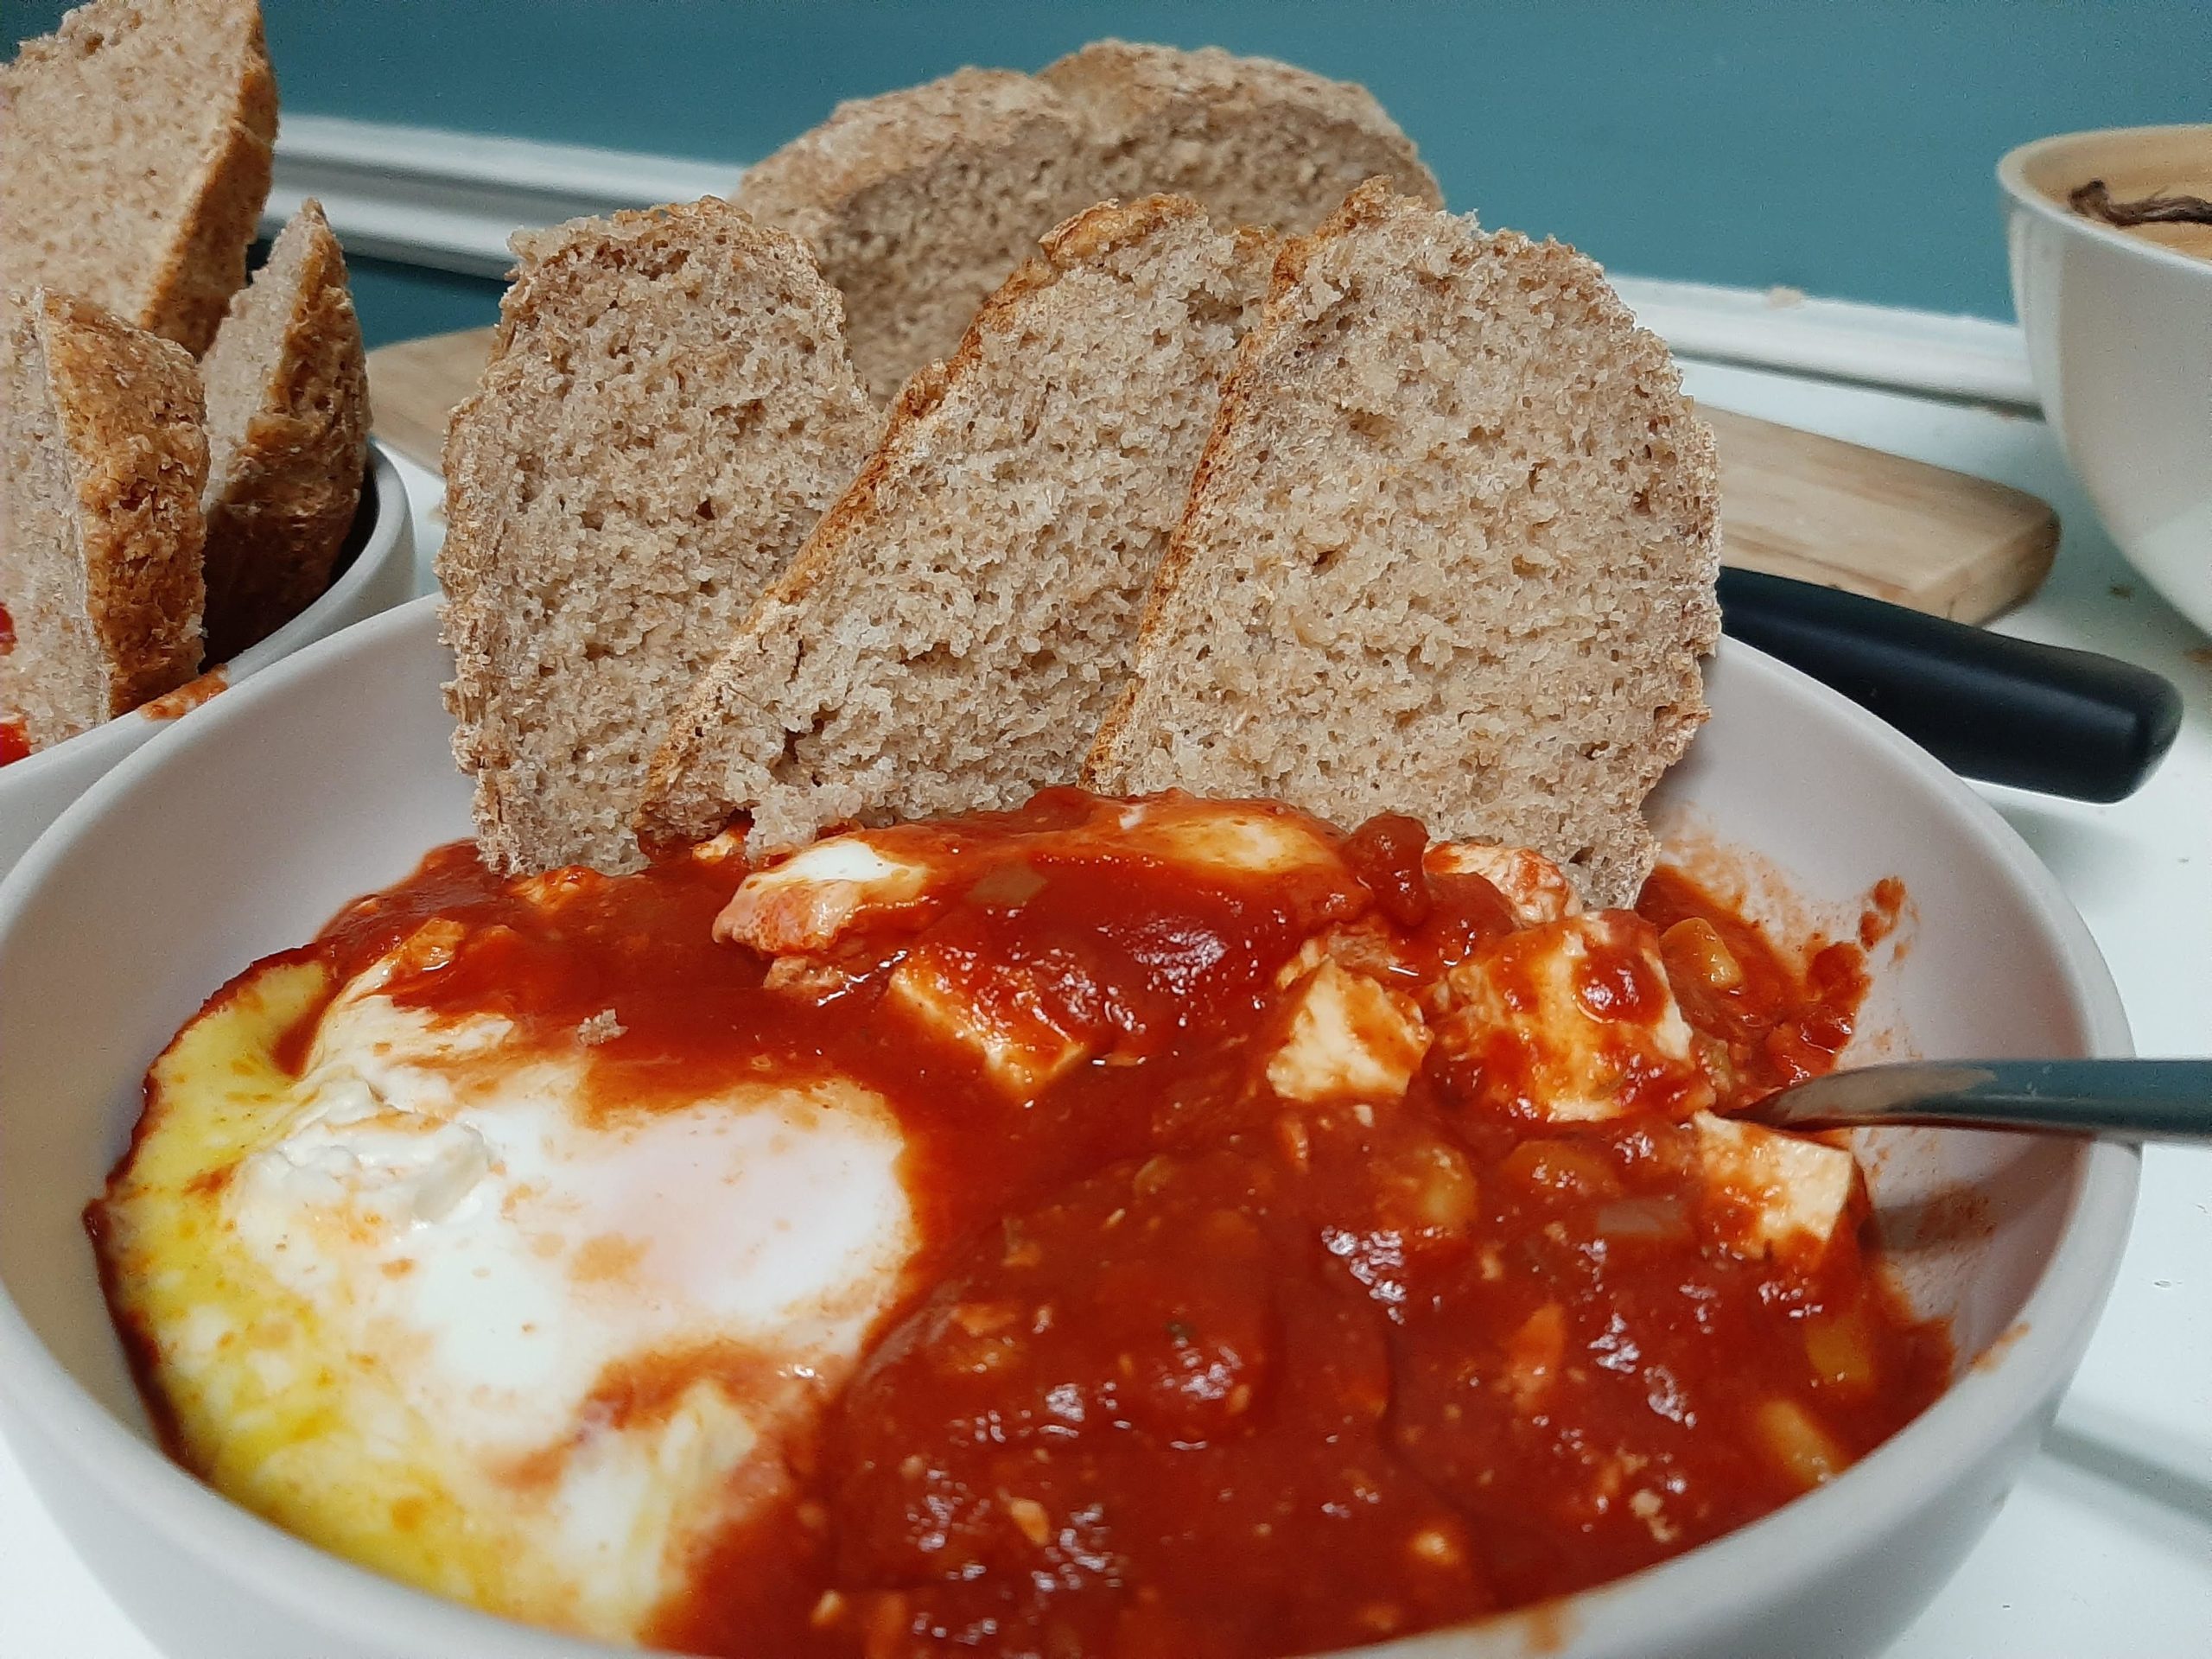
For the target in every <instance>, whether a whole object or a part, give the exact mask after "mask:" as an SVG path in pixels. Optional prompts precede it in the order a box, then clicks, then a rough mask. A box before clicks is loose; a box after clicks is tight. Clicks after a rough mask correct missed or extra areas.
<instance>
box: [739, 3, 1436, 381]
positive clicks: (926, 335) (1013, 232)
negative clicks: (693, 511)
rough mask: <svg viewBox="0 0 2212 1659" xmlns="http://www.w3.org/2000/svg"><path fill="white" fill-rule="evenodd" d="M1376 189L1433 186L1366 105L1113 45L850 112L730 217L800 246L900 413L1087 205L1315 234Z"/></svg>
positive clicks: (864, 369) (753, 189)
mask: <svg viewBox="0 0 2212 1659" xmlns="http://www.w3.org/2000/svg"><path fill="white" fill-rule="evenodd" d="M1377 174H1384V175H1393V176H1395V178H1396V180H1397V181H1398V184H1399V187H1400V188H1402V189H1405V190H1407V191H1409V192H1411V193H1413V194H1416V195H1419V196H1421V198H1422V199H1423V200H1430V201H1434V200H1440V197H1439V196H1438V194H1437V192H1436V184H1435V181H1434V180H1433V179H1432V178H1430V176H1429V175H1428V170H1427V168H1424V167H1422V165H1421V160H1420V158H1419V156H1416V155H1415V154H1414V147H1413V144H1412V143H1411V142H1410V141H1408V139H1407V137H1405V135H1404V134H1403V133H1402V132H1400V131H1399V130H1398V129H1397V128H1396V126H1395V125H1394V124H1392V123H1391V120H1390V118H1389V116H1388V115H1386V114H1384V113H1383V108H1382V106H1381V105H1378V104H1376V101H1375V100H1374V99H1372V98H1370V97H1369V96H1368V94H1367V93H1366V92H1364V91H1363V90H1362V89H1361V88H1359V87H1357V86H1351V85H1350V84H1348V83H1346V82H1343V81H1333V80H1327V79H1323V78H1322V77H1321V76H1319V75H1315V74H1310V73H1307V72H1306V71H1305V70H1303V69H1294V68H1293V67H1290V66H1289V65H1287V64H1281V63H1274V62H1271V61H1268V60H1265V59H1259V58H1236V57H1231V56H1230V54H1227V53H1225V52H1224V51H1222V50H1220V49H1219V48H1213V47H1209V48H1205V50H1203V51H1198V52H1184V51H1179V50H1177V49H1175V48H1172V47H1161V46H1132V45H1128V44H1125V43H1123V42H1122V41H1101V42H1099V43H1097V44H1096V45H1093V46H1089V47H1085V48H1084V49H1083V50H1082V51H1080V52H1077V53H1076V54H1074V55H1073V56H1071V57H1067V58H1064V59H1062V60H1060V61H1059V62H1058V63H1055V64H1053V65H1052V67H1049V68H1047V69H1046V70H1045V72H1044V73H1042V74H1040V75H1038V76H1035V77H1031V76H1028V75H1022V74H1015V73H1009V72H1007V71H1003V70H982V69H963V70H961V71H959V72H958V73H956V74H953V75H950V76H947V77H946V78H944V79H942V80H935V81H931V82H930V83H928V84H927V85H925V86H915V87H910V88H908V89H906V90H905V91H903V92H888V93H886V94H884V95H883V96H881V97H880V98H872V99H863V100H861V101H859V102H855V103H849V104H842V105H839V106H838V107H837V109H836V112H835V113H833V114H832V115H831V116H830V118H829V120H828V121H826V122H825V123H823V124H822V125H821V126H819V127H817V128H815V129H814V130H812V131H810V132H808V133H805V134H803V135H802V136H800V137H798V138H796V139H794V140H793V141H792V142H791V143H788V144H786V145H785V146H784V147H783V149H779V150H778V151H777V152H776V153H775V154H774V155H772V156H768V157H767V158H766V160H764V161H762V162H759V163H757V164H756V165H754V166H753V167H751V168H747V170H746V173H745V175H744V177H743V178H742V179H741V181H739V185H738V189H737V193H736V195H735V197H734V200H736V201H737V202H738V203H739V205H740V206H741V207H745V208H746V209H747V210H748V211H749V212H751V213H753V214H754V215H755V216H756V217H758V218H760V219H763V220H765V221H766V222H767V223H770V224H774V225H780V226H784V227H785V229H787V230H790V231H791V232H794V233H795V234H797V235H798V236H800V237H802V238H804V239H805V240H806V242H807V243H808V245H810V246H811V247H812V248H813V249H814V251H815V254H816V257H817V258H818V259H819V260H820V262H821V264H822V273H823V276H825V277H828V278H829V280H830V281H831V282H832V283H836V286H837V288H838V289H839V290H840V291H841V292H842V294H843V295H844V296H845V314H846V319H847V331H848V334H849V337H850V338H851V340H852V343H853V358H854V360H855V362H856V363H858V364H859V365H860V367H861V373H862V374H863V375H864V376H865V377H866V378H867V379H868V385H869V387H870V389H871V390H872V391H873V392H874V395H875V396H876V397H878V398H880V399H888V398H889V397H893V395H894V394H895V393H896V392H897V391H899V387H900V386H902V385H905V384H906V378H907V377H908V376H909V375H911V374H912V373H913V372H915V371H916V370H918V369H919V368H920V367H921V366H922V365H925V364H926V363H931V362H935V361H938V360H940V359H944V358H945V357H947V356H948V355H950V353H951V352H952V350H953V348H954V347H955V346H957V344H958V343H959V340H960V338H961V334H962V332H963V330H964V329H965V328H966V327H967V326H968V321H969V318H970V317H972V316H973V315H975V313H976V307H977V306H979V305H980V304H981V303H982V301H983V300H984V298H985V297H986V296H988V295H989V294H990V292H991V291H992V290H993V289H995V288H996V287H997V286H998V284H999V283H1000V282H1001V281H1002V280H1003V279H1004V278H1005V277H1006V276H1007V273H1008V272H1009V271H1011V270H1013V269H1014V266H1015V265H1017V264H1020V262H1021V261H1022V260H1023V259H1025V258H1026V257H1028V255H1029V254H1030V252H1031V251H1032V250H1033V248H1034V247H1035V245H1036V243H1037V240H1038V238H1039V237H1041V236H1043V235H1044V233H1045V232H1046V231H1047V230H1048V229H1050V228H1051V227H1052V226H1055V225H1058V224H1059V223H1060V222H1061V221H1062V220H1063V219H1066V218H1067V217H1068V216H1070V215H1071V214H1073V213H1077V212H1079V211H1080V210H1081V209H1083V208H1084V207H1089V206H1090V204H1092V203H1093V202H1096V201H1101V200H1106V199H1108V198H1109V197H1120V198H1122V199H1124V200H1130V199H1134V198H1135V197H1137V196H1140V195H1143V194H1148V193H1153V192H1173V193H1175V194H1182V195H1186V196H1190V197H1192V198H1193V199H1195V200H1197V201H1198V202H1199V203H1200V204H1201V205H1202V206H1204V207H1206V208H1207V209H1208V210H1209V211H1210V212H1211V213H1213V215H1214V216H1215V217H1216V218H1217V219H1220V220H1221V221H1223V222H1224V223H1226V224H1233V225H1260V226H1271V227H1274V228H1276V229H1283V230H1300V231H1303V230H1310V229H1311V228H1312V227H1313V226H1314V225H1316V224H1318V223H1319V221H1320V219H1322V217H1323V216H1324V215H1325V214H1326V213H1329V212H1330V211H1331V210H1332V209H1333V208H1334V207H1336V206H1337V204H1338V202H1340V201H1341V200H1344V193H1345V192H1346V191H1347V190H1349V189H1351V187H1352V186H1353V185H1355V184H1357V183H1358V182H1359V181H1361V180H1363V179H1365V178H1368V177H1370V176H1371V175H1377Z"/></svg>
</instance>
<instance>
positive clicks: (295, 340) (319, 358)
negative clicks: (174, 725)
mask: <svg viewBox="0 0 2212 1659" xmlns="http://www.w3.org/2000/svg"><path fill="white" fill-rule="evenodd" d="M200 378H201V380H202V382H203V383H204V384H205V385H206V388H207V499H206V500H205V501H204V502H203V503H202V504H201V505H202V507H203V509H204V511H205V513H206V516H207V655H208V657H209V658H211V659H213V660H216V661H224V660H227V659H228V658H232V657H234V656H236V655H237V654H238V652H241V651H244V650H245V648H246V647H247V646H248V645H252V644H254V643H255V642H256V641H257V640H260V639H264V638H266V637H267V636H268V635H269V634H270V633H272V632H275V631H276V630H277V628H279V627H282V626H283V625H284V624H285V623H287V622H289V621H290V620H292V619H293V618H294V617H296V616H297V615H298V614H299V613H301V612H302V610H304V609H306V608H307V607H308V605H309V604H310V603H312V602H313V601H314V600H315V596H316V595H317V594H321V592H322V590H323V588H326V587H327V586H328V585H329V582H330V571H331V567H332V566H333V565H334V564H335V563H337V560H338V553H339V550H340V548H341V547H343V546H344V544H345V541H346V531H347V530H348V529H349V528H350V527H351V526H352V524H353V510H354V508H355V507H356V506H358V505H359V503H360V499H361V474H362V471H363V469H364V468H365V467H366V466H367V464H368V454H369V371H368V360H367V358H366V357H365V354H364V353H363V352H362V349H361V324H360V320H359V318H358V317H356V316H355V315H353V295H352V293H351V291H350V290H349V289H347V287H346V257H345V255H344V254H342V253H341V252H340V251H339V247H338V238H336V237H334V236H333V235H332V234H331V233H330V226H329V223H328V222H327V220H326V219H324V218H323V216H322V207H321V204H319V203H317V202H315V201H313V200H310V201H308V202H307V203H305V204H304V205H302V207H301V208H300V211H299V212H298V213H296V214H294V215H293V217H292V220H291V223H289V225H287V226H284V229H283V234H281V235H280V236H278V237H277V244H276V245H275V246H274V247H273V248H271V249H270V251H269V262H268V263H267V264H264V266H263V267H262V268H261V270H259V271H257V273H255V276H254V278H253V281H252V283H251V284H250V285H249V286H247V287H245V288H244V289H240V290H239V291H238V294H237V295H236V296H233V297H232V301H231V309H230V315H228V316H226V317H225V318H224V319H223V326H222V327H220V328H219V329H218V330H217V331H216V334H215V343H214V344H213V346H209V347H208V348H207V357H206V358H205V359H202V361H201V363H200Z"/></svg>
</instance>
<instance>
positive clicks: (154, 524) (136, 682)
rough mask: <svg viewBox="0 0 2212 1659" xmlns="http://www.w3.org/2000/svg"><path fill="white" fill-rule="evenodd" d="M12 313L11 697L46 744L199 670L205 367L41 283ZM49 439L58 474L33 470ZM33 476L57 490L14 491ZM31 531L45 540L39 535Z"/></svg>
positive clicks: (8, 453)
mask: <svg viewBox="0 0 2212 1659" xmlns="http://www.w3.org/2000/svg"><path fill="white" fill-rule="evenodd" d="M14 310H15V316H14V319H13V322H14V349H13V351H12V352H11V353H10V356H11V358H12V359H13V363H12V365H11V372H12V376H13V381H12V391H13V393H14V395H13V396H11V397H10V399H9V416H8V420H9V431H8V442H7V445H6V449H5V465H6V474H7V476H6V480H5V488H6V490H7V493H8V495H9V498H10V514H9V517H10V535H11V542H10V549H9V557H8V559H7V560H6V561H5V562H4V571H3V572H0V603H4V604H5V605H6V606H7V607H8V610H9V613H10V617H11V618H12V619H13V620H14V623H15V628H16V647H15V649H14V650H13V651H12V652H10V653H9V655H8V658H7V662H8V664H9V673H8V682H7V687H6V690H7V693H8V696H9V700H10V702H12V703H13V704H14V705H15V706H16V709H17V711H18V712H19V713H20V715H22V721H23V725H24V730H25V733H26V735H27V736H28V738H29V741H30V744H31V746H32V747H34V748H44V747H48V746H50V745H52V744H54V743H57V742H60V741H63V740H65V739H67V738H70V737H74V736H76V735H77V734H79V732H81V731H85V730H87V729H89V728H91V727H92V726H94V725H97V724H99V722H100V721H104V720H107V719H110V718H111V717H113V716H114V715H121V714H124V713H127V712H129V711H130V709H135V708H137V706H138V705H139V704H140V703H142V702H146V701H147V700H148V699H149V698H151V697H156V696H160V695H161V694H162V693H163V692H166V691H170V690H175V688H176V687H178V686H180V685H181V684H183V683H185V682H186V681H187V680H188V679H190V678H192V677H193V676H194V675H195V674H196V673H198V672H199V670H200V608H201V604H202V601H203V597H204V590H203V588H202V586H201V581H200V549H201V542H202V534H203V532H202V526H201V521H200V490H201V488H202V486H204V485H205V483H206V481H207V437H206V435H205V433H204V432H203V431H202V429H201V425H200V423H201V420H202V409H201V404H200V377H199V373H198V371H197V370H196V369H195V368H194V365H193V362H192V359H191V357H190V355H189V354H188V353H186V352H185V351H184V350H183V349H182V348H181V347H180V346H176V345H175V344H174V343H172V342H170V341H168V340H162V339H160V338H158V337H156V336H155V335H152V334H147V333H145V332H143V331H142V330H139V329H137V328H134V327H131V326H130V324H128V323H126V322H124V321H123V320H122V319H121V318H119V317H117V316H116V315H113V314H112V313H111V312H109V311H108V310H106V309H105V308H103V307H100V306H98V305H95V304H93V303H92V302H91V301H89V300H82V299H77V298H74V297H72V296H67V295H61V294H50V293H48V292H47V291H46V290H45V289H36V290H34V292H33V293H32V295H31V296H30V297H29V302H28V303H27V304H19V305H17V306H16V307H15V308H14ZM48 416H50V418H51V424H50V425H48V424H46V420H47V418H48ZM34 422H37V423H39V424H38V426H37V428H36V429H35V430H34V427H33V423H34ZM43 446H52V447H53V448H54V450H56V451H58V452H59V459H60V463H61V464H60V466H59V467H49V466H41V464H40V462H41V461H50V460H52V459H54V457H53V456H51V455H46V456H41V455H39V454H35V453H34V450H35V448H40V447H43ZM39 480H53V481H54V482H57V483H60V485H61V486H62V488H63V490H64V492H65V494H64V497H63V499H60V500H56V501H48V502H44V503H39V504H33V503H30V502H29V501H28V500H27V499H24V496H23V494H22V492H24V491H26V490H27V489H29V487H31V486H34V484H35V483H36V482H37V481H39ZM41 530H43V531H47V532H49V534H50V537H51V540H50V543H49V542H48V540H47V539H46V538H45V537H39V538H38V539H35V533H36V532H38V531H41ZM41 573H42V574H45V575H47V576H48V580H47V581H45V582H43V583H41V582H37V581H36V580H35V577H36V576H37V575H40V574H41ZM55 578H59V579H58V580H57V579H55Z"/></svg>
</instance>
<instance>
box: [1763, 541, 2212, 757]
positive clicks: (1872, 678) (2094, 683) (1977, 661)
mask: <svg viewBox="0 0 2212 1659" xmlns="http://www.w3.org/2000/svg"><path fill="white" fill-rule="evenodd" d="M1720 615H1721V627H1722V629H1723V630H1724V631H1725V632H1727V633H1728V634H1730V635H1731V636H1732V637H1733V638H1735V639H1741V640H1742V641H1743V642H1744V643H1745V645H1756V646H1758V648H1759V649H1760V650H1761V651H1764V652H1766V653H1767V654H1768V655H1769V656H1771V657H1778V658H1781V659H1782V660H1783V662H1785V663H1788V664H1789V665H1790V666H1791V667H1793V668H1796V669H1797V670H1799V671H1802V672H1803V673H1806V674H1809V675H1811V676H1812V677H1813V678H1815V679H1816V680H1818V681H1820V682H1821V683H1822V684H1824V685H1827V686H1831V687H1833V688H1834V690H1838V691H1840V692H1842V693H1843V695H1844V696H1847V697H1849V698H1850V699H1851V700H1852V701H1853V702H1855V703H1857V704H1859V706H1860V707H1861V708H1863V709H1870V710H1872V712H1873V713H1875V714H1877V715H1880V716H1881V717H1882V718H1883V719H1884V720H1885V721H1888V722H1889V723H1890V724H1891V725H1892V726H1894V727H1896V728H1897V730H1899V731H1901V732H1903V733H1904V734H1905V735H1906V736H1907V737H1909V738H1910V739H1912V741H1914V742H1916V743H1917V744H1919V745H1920V746H1921V747H1923V748H1924V749H1926V750H1927V751H1928V752H1929V753H1930V754H1932V755H1934V756H1935V757H1936V759H1937V760H1941V761H1942V763H1943V764H1944V765H1945V766H1948V767H1950V768H1951V770H1952V771H1954V772H1959V773H1961V774H1962V775H1964V776H1966V777H1968V778H1979V779H1983V780H1984V781H1985V782H1988V783H1994V784H2010V785H2012V786H2014V787H2015V788H2018V789H2031V790H2035V791H2038V792H2039V793H2042V794H2045V795H2064V796H2069V797H2071V798H2074V799H2075V800H2082V801H2118V800H2124V799H2126V798H2127V797H2128V796H2130V795H2132V794H2133V793H2134V792H2135V791H2136V790H2138V789H2139V788H2140V787H2141V786H2142V785H2143V783H2144V781H2145V779H2148V778H2149V777H2150V776H2151V774H2152V772H2155V771H2157V770H2158V762H2159V761H2161V760H2164V759H2165V754H2166V751H2167V750H2168V749H2169V748H2171V747H2173V741H2174V736H2175V734H2176V733H2177V732H2178V731H2179V730H2180V729H2181V713H2182V704H2181V694H2180V693H2179V692H2178V691H2177V690H2175V689H2174V688H2173V686H2172V684H2171V683H2170V682H2168V681H2166V680H2164V679H2162V678H2161V677H2158V675H2156V674H2153V673H2152V672H2151V671H2149V670H2148V669H2142V668H2138V667H2136V666H2135V665H2134V664H2132V663H2123V662H2121V661H2120V660H2119V659H2118V658H2112V657H2101V656H2099V655H2097V654H2096V653H2095V652H2088V651H2069V650H2067V649H2065V648H2064V647H2063V646H2059V645H2035V644H2032V643H2031V642H2030V641H2028V640H2025V639H2011V638H2009V637H2007V636H2005V635H2004V634H2001V633H1991V632H1988V631H1987V630H1986V629H1984V628H1975V627H1968V626H1967V625H1966V624H1965V623H1962V622H1951V621H1947V620H1944V619H1943V618H1942V617H1939V616H1929V615H1927V614H1926V613H1923V612H1920V611H1913V610H1907V609H1906V608H1905V607H1904V606H1902V605H1889V604H1885V603H1884V602H1883V601H1880V600H1878V599H1866V598H1862V597H1861V596H1860V595H1859V594H1847V593H1844V592H1842V591H1840V590H1839V589H1837V588H1821V587H1818V586H1816V585H1815V584H1814V583H1812V582H1793V581H1791V580H1790V579H1789V578H1788V577H1786V576H1770V575H1764V574H1763V573H1761V572H1758V571H1755V570H1737V569H1723V570H1722V571H1721V573H1720Z"/></svg>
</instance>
